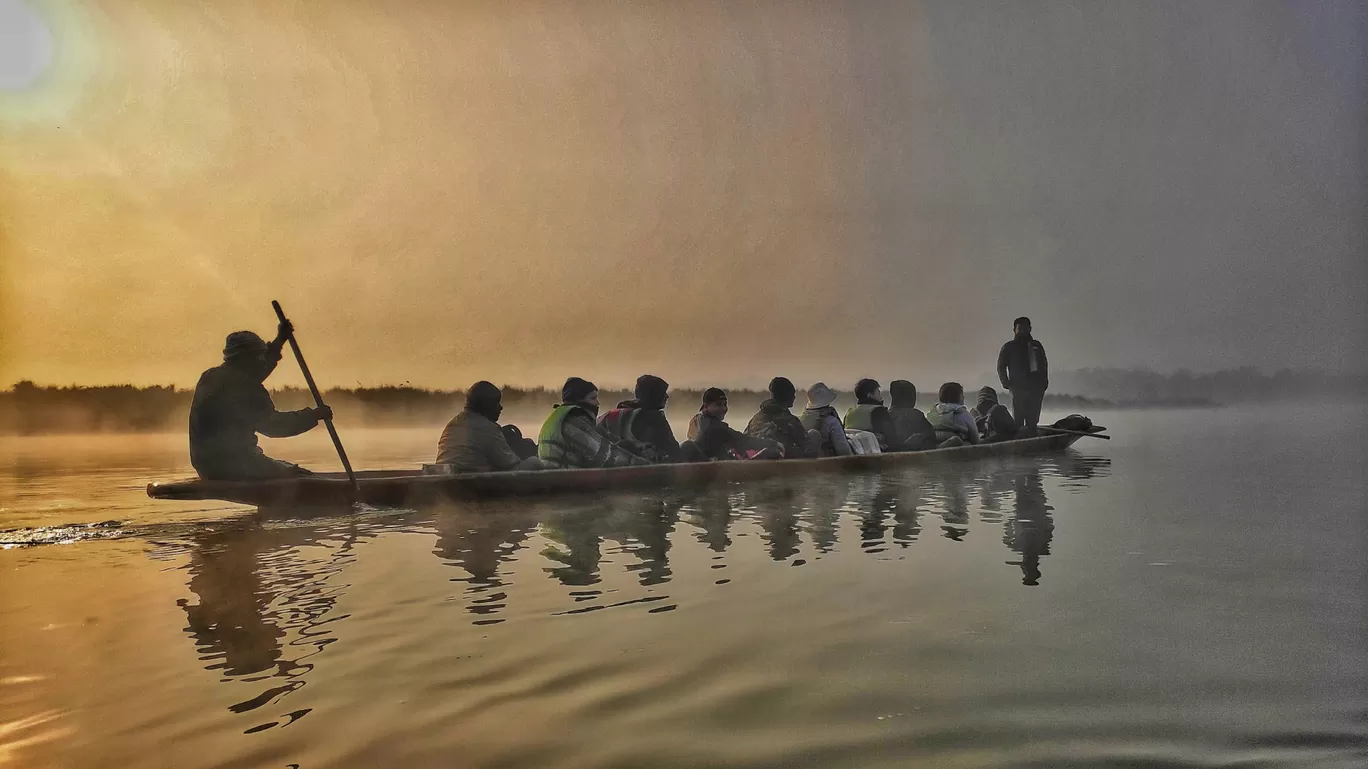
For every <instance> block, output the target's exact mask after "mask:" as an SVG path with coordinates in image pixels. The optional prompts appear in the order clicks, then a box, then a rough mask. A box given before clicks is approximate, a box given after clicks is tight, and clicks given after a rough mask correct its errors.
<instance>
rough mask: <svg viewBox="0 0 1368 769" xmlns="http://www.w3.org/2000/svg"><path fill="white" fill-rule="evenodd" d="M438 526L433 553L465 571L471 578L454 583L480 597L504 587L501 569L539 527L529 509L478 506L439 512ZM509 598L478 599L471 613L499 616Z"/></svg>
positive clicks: (474, 602) (456, 580)
mask: <svg viewBox="0 0 1368 769" xmlns="http://www.w3.org/2000/svg"><path fill="white" fill-rule="evenodd" d="M434 525H435V526H436V529H437V543H436V547H435V548H433V551H432V552H433V554H434V555H436V556H437V557H439V558H442V559H445V560H447V561H449V562H450V563H451V564H452V565H453V566H458V567H460V568H462V569H464V570H465V571H466V573H467V574H469V575H470V576H469V577H468V578H465V579H462V578H459V577H458V578H456V579H454V580H452V581H453V582H466V583H468V584H469V587H468V588H467V589H466V591H467V592H468V593H470V594H472V595H478V594H481V593H486V592H489V591H491V590H494V589H496V588H500V587H503V586H504V584H505V583H504V582H503V580H501V579H500V578H499V567H500V566H502V565H503V564H505V563H508V562H510V561H512V560H513V556H514V554H515V553H517V552H518V550H519V549H520V548H521V547H522V543H523V541H524V540H526V539H527V536H528V532H529V531H530V530H531V529H532V528H533V527H535V526H536V518H535V517H534V516H533V515H532V514H531V513H530V512H529V511H528V508H527V507H525V506H510V507H508V508H502V507H500V508H493V507H490V508H485V507H475V508H474V509H467V508H462V509H452V510H441V511H438V513H437V516H436V520H435V521H434ZM505 598H506V596H504V595H503V594H502V593H496V594H494V595H491V596H489V597H486V598H476V599H473V600H472V602H471V604H470V605H469V606H467V610H468V611H469V612H470V613H472V614H479V615H490V614H496V613H498V612H499V611H500V610H501V609H503V608H504V607H505V606H506V605H507V603H506V601H505Z"/></svg>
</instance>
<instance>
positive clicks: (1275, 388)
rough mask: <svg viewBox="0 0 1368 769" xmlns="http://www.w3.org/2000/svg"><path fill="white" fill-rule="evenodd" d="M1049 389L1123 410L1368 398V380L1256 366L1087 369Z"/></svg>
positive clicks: (1057, 379) (1063, 375) (1058, 377)
mask: <svg viewBox="0 0 1368 769" xmlns="http://www.w3.org/2000/svg"><path fill="white" fill-rule="evenodd" d="M1050 389H1051V390H1055V391H1059V392H1077V393H1087V394H1088V395H1089V396H1090V397H1098V398H1102V399H1105V400H1109V401H1112V402H1114V403H1116V404H1117V405H1119V406H1131V405H1139V406H1149V405H1211V404H1233V403H1249V402H1256V401H1277V400H1295V399H1298V398H1361V397H1363V396H1365V395H1368V375H1363V374H1327V373H1325V372H1322V371H1316V370H1293V369H1281V370H1279V371H1277V372H1276V373H1274V374H1271V375H1270V374H1264V373H1262V372H1260V371H1259V370H1258V369H1257V368H1254V367H1252V366H1247V367H1245V368H1238V369H1226V370H1222V371H1216V372H1212V373H1207V374H1197V373H1193V372H1192V371H1189V370H1187V369H1179V370H1178V371H1176V372H1174V373H1172V374H1160V373H1158V372H1155V371H1150V370H1148V369H1115V368H1085V369H1079V370H1077V371H1064V372H1058V373H1056V372H1051V374H1050Z"/></svg>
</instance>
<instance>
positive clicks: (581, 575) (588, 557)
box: [540, 508, 603, 586]
mask: <svg viewBox="0 0 1368 769" xmlns="http://www.w3.org/2000/svg"><path fill="white" fill-rule="evenodd" d="M601 515H603V511H602V510H599V509H583V508H582V509H580V510H572V511H570V512H567V513H566V514H564V515H560V516H556V517H554V518H550V519H547V520H544V521H542V523H541V527H540V530H541V533H542V536H544V537H546V538H547V539H548V540H550V541H551V542H552V544H551V545H549V546H547V547H546V549H544V550H542V553H541V554H542V556H543V557H545V558H548V559H550V560H552V561H555V562H556V563H559V564H561V565H560V566H552V567H549V568H547V569H546V570H545V571H546V572H547V573H548V574H550V575H552V576H553V577H555V578H556V579H558V580H560V582H561V584H562V585H579V586H583V585H593V584H597V583H598V581H599V572H598V566H599V561H600V560H601V559H602V558H603V553H602V550H601V547H600V543H601V542H602V539H603V538H602V537H601V536H599V533H598V531H596V529H595V525H594V518H595V517H596V516H601ZM558 546H559V547H558Z"/></svg>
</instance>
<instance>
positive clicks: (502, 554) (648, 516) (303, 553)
mask: <svg viewBox="0 0 1368 769" xmlns="http://www.w3.org/2000/svg"><path fill="white" fill-rule="evenodd" d="M1109 471H1110V460H1108V459H1106V458H1100V457H1086V456H1082V455H1077V454H1074V453H1069V454H1064V455H1060V456H1058V457H1052V458H1047V459H1036V460H1033V461H1029V462H1025V461H1018V462H1011V463H1008V464H1005V465H1000V466H991V467H984V466H982V465H968V464H966V465H951V466H949V467H946V468H943V469H938V472H936V473H935V474H929V475H923V474H909V475H866V476H849V477H834V478H814V479H810V480H809V481H807V483H806V485H804V486H801V487H794V486H793V485H791V481H786V480H782V479H781V480H776V481H774V482H771V483H759V484H753V485H748V486H744V487H742V486H732V487H714V488H706V489H702V490H697V491H689V492H664V493H661V494H657V495H652V496H645V497H643V496H639V495H637V496H608V497H604V498H592V499H548V500H539V501H533V502H517V503H513V502H493V501H491V502H483V503H481V502H475V503H464V504H459V505H457V504H453V505H452V506H449V507H443V508H441V509H435V510H424V511H409V512H404V513H400V514H397V515H391V516H387V517H386V516H381V517H375V518H365V517H357V518H354V519H352V520H341V521H339V520H336V519H332V520H328V521H324V522H320V523H316V524H312V523H308V522H303V523H301V522H293V521H289V522H282V521H270V520H262V519H260V518H248V519H244V520H241V521H236V522H230V523H226V524H223V525H221V526H216V527H215V528H213V529H212V530H205V531H200V532H196V533H192V534H191V535H189V536H188V537H186V538H185V541H184V542H183V543H170V544H166V545H164V547H166V548H169V549H171V550H178V549H180V548H184V549H186V550H187V551H188V563H187V565H186V567H185V568H186V569H187V570H188V572H189V579H188V587H189V590H190V592H191V593H192V594H193V595H194V599H192V600H185V599H182V600H180V601H179V606H180V607H181V609H182V610H183V611H184V614H185V618H186V623H187V624H186V627H185V632H186V634H187V636H188V637H189V638H190V640H191V641H192V642H193V643H194V644H195V646H196V649H197V650H198V652H199V654H200V659H201V661H202V662H203V663H205V665H204V667H205V669H206V670H208V671H212V672H214V673H216V674H218V675H220V676H221V680H222V681H223V682H224V683H242V684H250V685H251V688H250V690H249V691H248V692H247V693H245V694H244V696H243V697H242V698H241V699H239V700H237V701H236V702H235V703H234V704H232V705H231V706H230V707H229V710H231V711H233V712H235V713H249V712H253V711H257V710H258V709H265V711H266V713H267V714H268V715H266V716H265V717H264V718H262V717H258V719H257V720H256V722H255V723H254V724H253V725H251V726H249V727H248V728H247V729H246V730H245V731H246V732H247V733H255V732H258V731H264V730H267V729H271V728H275V727H278V726H285V725H288V724H289V723H291V722H293V721H294V720H297V719H299V718H302V717H303V716H305V715H307V714H308V713H309V712H310V708H308V707H299V708H293V709H292V708H290V706H289V705H288V704H287V703H286V698H288V697H289V696H290V695H291V694H292V693H294V692H296V691H297V690H299V689H301V688H302V687H304V686H305V685H306V683H307V681H308V677H309V674H310V672H311V671H313V669H314V667H315V665H317V664H320V661H321V660H322V659H323V658H324V654H325V652H326V650H327V649H328V647H329V646H330V645H332V644H334V643H337V642H338V641H339V640H341V639H342V637H343V636H344V635H345V633H344V631H343V629H344V628H345V626H346V625H345V620H346V619H347V618H348V616H349V615H347V614H346V613H339V612H338V610H337V604H338V601H339V599H340V598H341V597H342V596H343V595H344V594H345V593H346V592H347V590H348V589H349V587H350V584H349V582H348V580H347V575H346V572H347V570H348V568H349V567H351V566H353V564H355V563H356V562H357V560H358V558H359V557H361V554H362V553H363V551H364V549H365V548H364V544H365V543H367V542H368V541H370V540H374V539H375V538H377V537H380V536H382V535H385V534H387V533H398V532H405V533H412V532H426V533H429V534H433V535H435V541H434V542H433V545H432V550H431V552H432V554H433V555H435V556H436V557H437V558H438V559H439V561H440V563H441V564H443V565H444V566H450V567H453V568H454V569H455V570H456V572H457V573H458V574H457V576H452V577H449V578H448V579H449V581H450V582H452V583H455V584H457V585H460V586H462V590H461V592H460V594H459V595H458V596H454V597H453V599H454V600H456V601H457V602H459V603H460V604H461V605H462V607H463V609H464V612H465V613H467V614H468V615H469V622H470V623H471V624H472V625H474V626H491V625H497V624H500V623H503V622H505V621H506V619H507V617H506V616H505V615H506V614H507V612H508V611H509V609H510V607H511V606H513V605H514V604H516V602H517V601H518V597H519V594H520V593H521V592H532V591H533V590H534V589H535V586H534V585H533V584H530V583H529V581H528V580H529V579H530V577H529V575H530V574H535V573H537V572H539V573H540V574H542V575H543V576H544V577H545V578H546V579H549V580H552V581H553V582H554V583H555V584H557V585H559V586H560V587H561V588H569V589H568V590H565V591H564V593H563V595H564V598H565V599H567V600H566V601H564V602H563V603H562V605H559V606H558V607H556V609H555V610H554V611H553V612H551V613H552V614H555V615H573V614H584V613H588V612H593V611H599V610H602V609H611V608H616V607H622V606H633V605H640V606H643V608H645V610H647V611H649V612H656V613H658V612H664V611H671V610H673V609H675V608H676V607H677V603H675V602H673V601H672V598H671V594H670V593H667V592H664V590H665V588H666V587H667V586H668V585H669V584H670V583H671V581H672V580H673V579H675V574H674V571H673V569H672V566H671V552H672V550H673V549H674V546H675V544H676V543H677V542H679V541H680V539H681V538H685V539H689V540H692V541H693V542H695V543H697V544H699V545H702V546H703V547H704V548H705V549H706V550H707V551H708V552H709V553H711V554H712V555H711V556H709V557H710V558H711V559H712V560H713V564H712V566H711V569H710V571H712V570H716V571H712V577H713V578H712V583H713V584H714V585H724V584H728V583H730V582H731V581H732V578H731V577H724V576H723V572H722V570H724V569H725V568H726V566H727V558H728V557H729V556H732V555H734V554H735V553H734V552H733V551H736V550H737V548H738V547H740V545H738V543H739V542H741V541H742V540H741V539H740V538H739V536H744V537H745V538H746V539H747V541H746V542H745V547H747V548H753V547H754V544H752V542H753V541H754V540H758V541H759V543H760V549H761V551H762V552H763V554H764V556H765V558H766V559H768V560H771V561H774V562H780V563H785V564H787V565H790V566H802V565H804V564H806V563H807V562H808V561H809V560H811V559H819V558H822V557H824V556H826V555H829V554H832V553H834V552H836V551H837V550H838V549H840V547H841V544H842V543H841V540H842V537H843V536H848V537H849V538H850V539H851V540H852V541H851V542H850V543H849V544H850V546H851V547H852V549H853V550H854V551H858V552H859V553H863V554H865V555H867V556H870V557H874V558H889V557H900V556H897V554H898V553H900V552H902V551H907V550H908V549H909V548H911V547H912V546H913V545H914V544H915V543H916V542H917V541H918V540H919V539H920V538H921V537H922V536H923V534H924V530H925V529H924V521H925V520H928V519H930V520H937V519H938V526H939V532H940V533H941V534H942V535H943V536H945V537H946V538H949V539H951V540H955V541H963V540H964V539H965V538H967V537H970V536H975V537H978V536H982V532H981V531H978V530H977V529H978V528H979V527H982V526H988V527H1000V528H1001V532H1002V533H1001V538H1002V542H1003V544H1004V545H1005V546H1006V548H1007V551H1008V556H1009V557H1008V559H1007V561H1006V563H1007V564H1009V565H1011V566H1014V567H1018V568H1019V569H1020V574H1021V581H1022V584H1024V585H1028V586H1034V585H1038V584H1040V582H1041V580H1042V568H1041V566H1042V559H1043V558H1044V557H1045V556H1048V555H1049V553H1050V550H1049V548H1050V543H1051V541H1052V539H1053V536H1054V532H1055V523H1054V521H1053V519H1052V516H1051V511H1052V509H1053V508H1052V507H1051V506H1050V505H1049V504H1048V497H1047V493H1046V483H1045V481H1046V479H1052V480H1053V481H1054V484H1055V485H1059V483H1060V482H1061V481H1063V480H1069V481H1073V482H1075V483H1074V484H1073V485H1072V486H1069V487H1062V488H1066V492H1067V493H1081V492H1083V491H1085V490H1086V488H1087V487H1086V485H1084V484H1080V483H1078V482H1080V481H1083V482H1086V481H1089V480H1091V479H1093V478H1096V477H1104V476H1106V475H1107V474H1108V473H1109ZM975 519H976V520H975ZM742 529H744V530H745V531H744V532H743V531H741V530H742ZM933 530H935V529H933ZM528 562H530V563H535V564H536V565H537V568H536V569H534V570H529V569H515V567H516V566H518V565H519V564H521V563H528ZM609 563H611V564H612V565H613V566H614V567H615V570H614V571H612V572H610V573H605V571H604V567H605V566H606V565H608V564H609ZM515 570H516V572H517V573H516V575H515V573H514V572H515ZM619 579H625V580H627V581H629V582H634V583H635V584H636V585H637V586H638V587H639V588H641V589H644V591H645V592H644V593H643V594H641V595H639V596H638V597H635V598H624V597H623V596H622V595H616V594H615V592H617V591H616V589H608V588H607V587H606V583H607V582H609V581H614V582H616V581H618V580H619ZM673 600H677V599H673Z"/></svg>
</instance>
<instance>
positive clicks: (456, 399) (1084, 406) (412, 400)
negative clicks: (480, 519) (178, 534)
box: [0, 385, 1218, 436]
mask: <svg viewBox="0 0 1368 769" xmlns="http://www.w3.org/2000/svg"><path fill="white" fill-rule="evenodd" d="M728 393H729V395H730V399H731V406H732V417H731V421H733V422H738V421H739V422H741V423H744V422H745V421H746V420H748V419H749V418H750V415H751V414H753V413H754V412H755V411H756V410H757V409H758V408H759V404H760V402H761V401H762V400H764V399H765V398H766V397H768V394H767V393H764V392H760V391H756V390H749V389H735V390H729V391H728ZM271 395H272V398H273V399H274V401H275V404H276V408H278V409H280V410H282V411H285V410H292V409H299V408H305V407H307V406H310V405H312V402H311V401H312V399H311V398H310V396H309V393H308V391H307V390H304V389H302V388H296V387H286V388H281V389H278V390H273V391H272V393H271ZM192 397H193V391H191V390H185V389H178V388H175V387H169V386H167V387H161V386H153V387H133V386H131V385H116V386H108V387H40V386H36V385H20V386H17V387H15V388H12V389H10V390H7V391H0V436H24V435H62V434H81V433H165V432H179V431H183V430H185V429H186V428H185V425H186V420H187V418H188V415H189V412H190V401H191V398H192ZM323 397H324V400H325V401H326V402H327V403H328V405H329V406H331V407H332V408H333V409H334V411H335V412H336V413H337V419H338V422H339V423H342V424H347V425H350V426H354V427H379V428H385V427H391V428H402V427H430V428H433V429H440V428H441V426H442V425H444V424H445V423H446V422H447V421H448V420H449V419H451V417H452V416H454V415H455V414H456V413H457V412H459V411H460V410H461V407H462V406H463V404H464V402H465V392H464V391H461V390H425V389H419V388H412V387H374V388H337V389H332V390H327V391H325V392H324V396H323ZM631 397H632V393H630V392H628V391H626V390H607V389H605V390H601V391H600V400H601V401H602V403H603V404H604V407H605V408H611V407H612V406H614V405H616V404H617V403H618V402H620V401H623V400H628V399H630V398H631ZM973 397H974V395H973V393H972V392H970V393H968V394H967V395H966V401H967V402H969V403H970V405H972V400H973ZM701 398H702V391H701V390H694V389H683V388H681V389H674V390H671V400H670V404H671V408H670V410H671V412H672V413H689V412H691V411H692V410H693V409H694V408H695V406H696V404H697V403H698V402H699V401H700V400H701ZM558 400H559V393H557V392H553V391H551V390H548V389H545V388H537V389H530V390H525V389H521V388H516V387H508V388H504V408H505V413H506V415H507V417H508V418H510V419H511V418H513V417H514V416H515V415H516V416H524V417H525V416H533V417H535V415H536V414H538V413H543V412H545V411H549V410H550V408H551V407H552V406H553V405H555V404H556V403H557V402H558ZM935 401H936V394H935V393H925V392H923V393H919V394H918V398H917V403H918V405H919V406H920V407H921V408H923V409H925V408H927V407H928V406H929V405H930V404H933V403H935ZM1003 402H1004V403H1006V404H1008V405H1009V406H1010V404H1011V396H1010V394H1008V393H1003ZM854 403H855V396H854V394H853V393H850V392H843V393H841V397H840V399H839V400H838V401H837V408H838V409H843V408H844V407H847V406H849V405H852V404H854ZM1217 405H1218V404H1216V403H1215V402H1212V401H1209V400H1202V399H1168V400H1155V401H1134V400H1132V401H1119V402H1118V401H1112V400H1109V399H1105V398H1091V397H1086V396H1078V395H1068V394H1058V395H1056V394H1047V395H1046V396H1045V403H1044V406H1045V408H1047V409H1050V410H1052V411H1069V412H1085V411H1088V410H1110V409H1135V408H1211V407H1215V406H1217ZM796 408H799V409H801V408H802V398H801V396H800V397H799V401H798V405H797V407H796Z"/></svg>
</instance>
